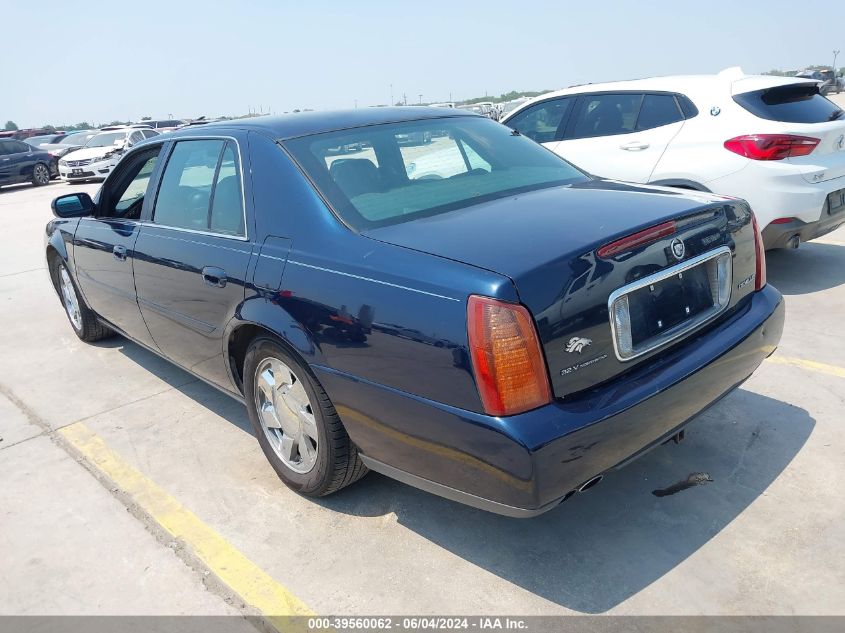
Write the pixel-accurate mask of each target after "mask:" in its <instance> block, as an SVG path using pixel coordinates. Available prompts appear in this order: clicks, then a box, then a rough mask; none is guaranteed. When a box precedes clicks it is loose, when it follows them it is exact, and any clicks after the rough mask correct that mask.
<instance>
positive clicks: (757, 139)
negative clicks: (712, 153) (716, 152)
mask: <svg viewBox="0 0 845 633" xmlns="http://www.w3.org/2000/svg"><path fill="white" fill-rule="evenodd" d="M818 144H819V139H817V138H813V137H812V136H795V135H794V134H747V135H745V136H737V137H736V138H732V139H730V140H727V141H725V149H729V150H730V151H732V152H733V153H734V154H739V155H740V156H745V157H746V158H750V159H752V160H783V159H784V158H789V157H790V156H806V155H807V154H809V153H810V152H812V151H813V150H814V149H816V145H818Z"/></svg>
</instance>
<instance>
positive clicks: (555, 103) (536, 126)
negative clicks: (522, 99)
mask: <svg viewBox="0 0 845 633" xmlns="http://www.w3.org/2000/svg"><path fill="white" fill-rule="evenodd" d="M574 102H575V99H574V98H573V97H566V98H563V99H550V100H549V101H543V102H542V103H538V104H537V105H534V106H531V107H530V108H525V110H523V111H522V112H520V113H519V114H517V115H515V116H514V117H513V118H512V119H510V120H508V122H507V123H506V125H507V126H508V127H510V128H513V129H514V130H517V131H518V132H519V133H520V134H523V135H524V136H527V137H528V138H530V139H532V140H534V141H537V142H538V143H549V142H551V141H560V140H561V139H563V128H564V127H565V126H566V122H567V120H568V119H569V112H570V110H572V104H573V103H574Z"/></svg>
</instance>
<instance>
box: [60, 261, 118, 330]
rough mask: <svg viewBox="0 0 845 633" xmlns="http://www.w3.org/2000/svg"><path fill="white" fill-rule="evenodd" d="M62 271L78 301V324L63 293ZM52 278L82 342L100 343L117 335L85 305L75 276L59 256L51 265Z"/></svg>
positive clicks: (68, 317) (66, 314) (71, 324)
mask: <svg viewBox="0 0 845 633" xmlns="http://www.w3.org/2000/svg"><path fill="white" fill-rule="evenodd" d="M62 271H64V272H65V273H66V274H67V279H68V281H69V283H70V285H71V287H72V288H73V291H74V293H75V295H76V301H77V305H78V308H79V318H78V323H75V322H74V318H73V317H72V316H71V310H70V308H69V307H68V305H67V302H66V301H65V299H64V296H63V293H62V281H61V279H62ZM50 276H51V278H52V279H53V286H54V287H55V288H56V293H57V294H58V295H59V300H60V301H61V302H62V307H63V308H64V311H65V316H66V317H67V320H68V322H69V323H70V327H71V328H73V331H74V333H75V334H76V335H77V336H78V337H79V338H80V340H83V341H85V342H86V343H93V342H94V341H99V340H100V339H104V338H108V337H110V336H114V335H115V331H114V330H112V329H111V328H110V327H108V326H106V325H104V324H103V323H102V321H100V320H99V319H98V318H97V315H96V314H95V313H94V311H93V310H91V308H89V307H88V304H86V303H85V299H84V298H83V297H82V295H81V294H80V292H79V289H78V288H77V287H76V282H75V281H74V280H73V276H72V275H71V274H70V272H69V271H68V269H67V267H66V266H65V264H64V262H62V261H61V260H60V259H59V258H58V256H55V257H54V258H53V260H52V262H51V264H50Z"/></svg>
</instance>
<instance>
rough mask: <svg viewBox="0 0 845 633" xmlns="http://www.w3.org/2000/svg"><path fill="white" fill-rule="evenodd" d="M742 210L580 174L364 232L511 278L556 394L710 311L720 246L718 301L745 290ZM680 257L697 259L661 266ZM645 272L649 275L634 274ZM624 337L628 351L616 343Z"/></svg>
mask: <svg viewBox="0 0 845 633" xmlns="http://www.w3.org/2000/svg"><path fill="white" fill-rule="evenodd" d="M750 217H751V216H750V212H749V211H748V207H747V205H745V203H743V202H740V201H734V200H729V199H719V198H717V197H713V196H702V195H699V194H695V193H692V192H690V193H686V192H680V191H675V190H666V191H665V192H663V193H655V189H654V188H646V187H635V186H631V185H626V184H622V183H616V182H611V181H592V182H590V183H585V184H582V185H575V186H571V187H564V188H553V189H545V190H540V191H534V192H531V193H527V194H521V195H518V196H512V197H508V198H505V199H501V200H497V201H493V202H490V203H484V204H480V205H475V206H473V207H469V208H466V209H462V210H459V211H453V212H449V213H444V214H440V215H437V216H433V217H430V218H425V219H421V220H415V221H412V222H407V223H402V224H398V225H393V226H388V227H381V228H377V229H372V230H369V231H365V233H364V234H365V235H367V236H368V237H371V238H374V239H379V240H382V241H385V242H390V243H393V244H398V245H400V246H405V247H407V248H413V249H415V250H420V251H424V252H429V253H432V254H435V255H439V256H441V257H447V258H449V259H453V260H457V261H461V262H465V263H467V264H470V265H473V266H478V267H480V268H485V269H487V270H491V271H494V272H497V273H500V274H502V275H506V276H507V277H509V278H510V279H512V280H513V282H514V285H515V287H516V289H517V292H518V294H519V297H520V300H521V302H522V303H523V304H524V305H526V306H527V307H528V309H529V310H530V311H531V313H532V316H533V318H534V320H535V323H536V326H537V331H538V333H539V337H540V343H541V346H542V348H543V352H544V354H545V358H546V363H547V366H548V369H549V374H550V379H551V384H552V390H553V392H554V394H555V396H556V397H565V396H567V395H570V394H573V393H576V392H579V391H583V390H585V389H589V388H590V387H592V386H594V385H597V384H600V383H602V382H605V381H607V380H609V379H611V378H612V377H613V376H616V375H618V374H620V373H622V372H624V371H627V370H628V369H629V368H631V367H633V366H635V365H638V364H640V363H643V362H647V361H648V360H649V359H650V358H652V357H654V356H655V355H657V354H659V353H660V352H661V351H662V350H664V349H666V348H668V347H669V346H671V345H674V344H677V343H678V342H680V341H682V340H684V339H685V338H686V337H688V336H690V335H691V333H692V331H697V330H699V329H701V328H703V327H705V326H706V322H709V321H710V320H711V319H713V318H716V317H717V316H718V313H714V312H712V311H711V312H709V313H708V310H710V309H711V308H712V307H713V302H714V300H716V299H718V296H716V297H715V298H714V292H715V291H714V289H713V288H714V286H713V281H712V280H711V278H710V275H712V274H714V273H718V271H717V270H716V269H715V268H714V267H715V266H717V265H718V263H717V260H716V259H715V256H716V255H717V254H720V253H723V254H726V257H727V260H725V258H724V257H723V258H722V260H719V261H721V265H722V266H723V269H724V270H725V271H727V273H723V274H732V279H733V282H731V283H733V286H730V285H729V286H728V288H729V289H730V288H733V292H730V291H729V292H728V296H727V298H725V302H724V305H720V306H719V312H721V311H722V310H724V311H728V310H730V308H731V307H732V306H734V305H736V303H737V301H739V300H740V299H741V298H742V297H743V296H745V295H746V294H748V293H749V292H752V291H753V289H754V284H753V283H749V279H753V274H754V266H755V254H754V239H753V229H752V228H751V224H750ZM664 223H674V229H673V231H672V232H671V233H670V234H665V235H660V236H658V237H656V239H652V240H650V241H647V242H646V243H641V244H637V245H634V246H633V247H631V248H623V249H622V250H617V251H616V252H612V253H608V252H607V251H606V250H605V251H602V250H601V249H602V247H604V246H606V245H608V244H611V243H613V242H617V241H618V240H621V239H623V238H626V237H628V236H631V235H635V234H637V233H639V232H642V231H648V230H649V229H651V228H653V227H655V226H657V225H661V224H664ZM677 243H679V244H682V245H683V251H684V252H683V253H680V250H681V247H680V246H676V244H677ZM623 246H624V243H623ZM673 247H674V248H675V249H677V250H674V251H673ZM600 251H601V254H600ZM678 255H680V257H678ZM699 258H701V259H700V261H698V259H699ZM691 261H695V262H697V263H695V264H694V265H692V266H690V267H689V268H686V269H683V270H681V269H678V270H677V271H675V272H672V271H673V269H675V268H676V267H678V266H680V268H683V266H684V265H685V264H687V263H689V262H691ZM708 262H709V263H708ZM678 273H680V276H678ZM650 278H652V279H653V281H654V283H651V282H649V283H647V284H646V285H645V286H638V285H637V284H638V283H640V282H642V281H644V280H645V281H648V280H649V279H650ZM737 283H739V284H741V287H739V288H736V286H737ZM635 286H636V287H635ZM623 296H624V297H626V298H627V301H628V317H629V322H628V330H627V332H628V334H627V335H626V336H627V338H625V336H621V334H620V332H621V330H623V329H624V328H625V327H626V326H625V325H624V324H621V325H620V324H619V323H614V324H612V323H611V309H610V307H609V304H610V305H612V300H613V299H619V298H620V297H623ZM614 316H615V317H619V315H618V314H616V315H614ZM697 318H698V319H699V320H700V322H699V323H697V324H693V325H694V327H692V328H687V327H686V326H687V325H690V324H691V320H694V319H697ZM691 330H692V331H691ZM622 334H624V333H622ZM653 343H656V344H653ZM626 344H627V345H628V346H629V347H630V348H632V349H631V350H630V351H631V352H632V353H626V351H625V350H624V349H622V348H624V347H625V345H626ZM620 349H621V350H622V351H620Z"/></svg>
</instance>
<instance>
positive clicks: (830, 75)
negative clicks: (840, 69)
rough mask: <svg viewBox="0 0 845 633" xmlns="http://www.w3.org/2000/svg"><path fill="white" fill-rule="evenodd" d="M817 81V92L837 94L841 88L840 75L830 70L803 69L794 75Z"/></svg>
mask: <svg viewBox="0 0 845 633" xmlns="http://www.w3.org/2000/svg"><path fill="white" fill-rule="evenodd" d="M795 76H796V77H805V78H807V79H815V80H816V81H818V82H819V94H823V95H829V94H833V93H836V94H839V93H840V92H842V89H843V82H842V75H841V74H837V73H835V72H834V71H832V70H805V71H803V72H800V73H798V74H797V75H795Z"/></svg>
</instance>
